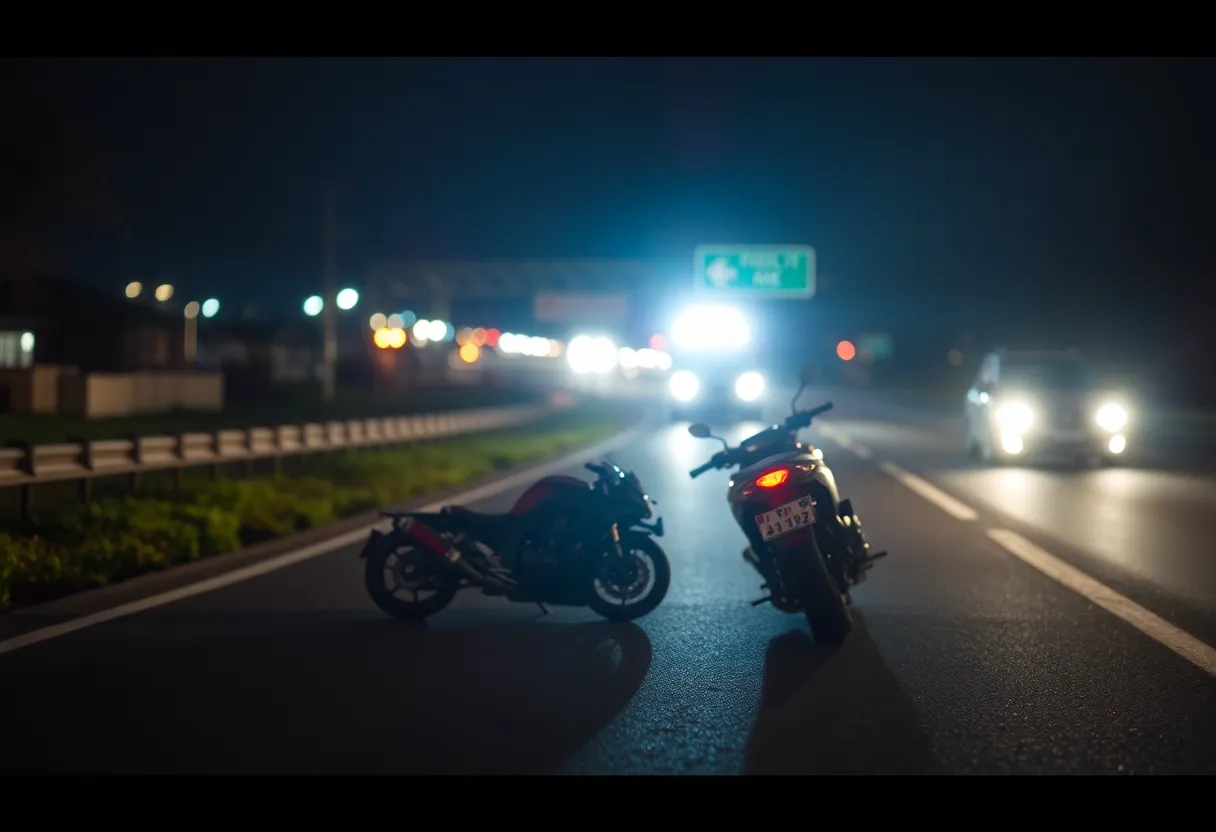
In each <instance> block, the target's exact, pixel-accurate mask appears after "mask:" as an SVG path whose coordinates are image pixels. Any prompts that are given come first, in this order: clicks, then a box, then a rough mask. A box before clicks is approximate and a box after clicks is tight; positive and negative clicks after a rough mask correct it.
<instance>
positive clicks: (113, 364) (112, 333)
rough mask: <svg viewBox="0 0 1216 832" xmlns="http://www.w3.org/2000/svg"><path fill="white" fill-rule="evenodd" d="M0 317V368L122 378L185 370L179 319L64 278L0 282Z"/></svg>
mask: <svg viewBox="0 0 1216 832" xmlns="http://www.w3.org/2000/svg"><path fill="white" fill-rule="evenodd" d="M0 310H3V317H2V318H0V368H4V369H20V368H25V367H29V366H31V365H33V364H35V363H37V364H54V365H58V366H61V367H75V368H77V370H78V371H79V372H82V373H92V372H106V373H128V372H135V371H137V370H176V369H183V368H184V367H185V366H186V361H185V356H184V347H185V330H184V324H185V321H184V319H182V318H181V317H179V316H177V315H171V314H168V313H165V312H162V311H160V310H159V309H156V308H154V307H149V306H146V305H144V304H140V303H134V302H132V301H130V300H127V299H125V298H123V297H121V296H118V295H112V294H109V293H107V292H104V291H101V290H98V289H95V288H93V287H91V286H86V285H84V284H82V283H77V282H75V281H72V280H69V279H67V278H63V277H57V276H51V275H42V276H39V277H38V278H36V279H35V280H32V281H22V280H5V279H2V278H0ZM14 345H16V346H15V347H14Z"/></svg>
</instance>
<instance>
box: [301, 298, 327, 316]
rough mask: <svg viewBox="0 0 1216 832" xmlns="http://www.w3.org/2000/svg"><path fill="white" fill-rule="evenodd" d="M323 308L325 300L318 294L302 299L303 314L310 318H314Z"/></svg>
mask: <svg viewBox="0 0 1216 832" xmlns="http://www.w3.org/2000/svg"><path fill="white" fill-rule="evenodd" d="M324 308H325V301H323V300H322V299H321V296H320V295H313V296H312V297H310V298H309V299H308V300H306V301H304V314H305V315H307V316H308V317H310V318H315V317H317V316H318V315H320V314H321V310H322V309H324Z"/></svg>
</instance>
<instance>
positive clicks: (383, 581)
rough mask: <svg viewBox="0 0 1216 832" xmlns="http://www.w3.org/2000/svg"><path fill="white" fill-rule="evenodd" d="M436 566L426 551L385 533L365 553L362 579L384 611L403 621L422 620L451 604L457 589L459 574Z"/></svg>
mask: <svg viewBox="0 0 1216 832" xmlns="http://www.w3.org/2000/svg"><path fill="white" fill-rule="evenodd" d="M435 566H436V564H435V563H434V561H433V556H432V555H430V554H429V553H427V552H424V551H422V550H421V549H419V548H417V547H416V546H412V545H410V544H409V543H403V542H401V541H399V540H394V539H393V536H392V535H386V536H385V537H384V538H383V539H382V540H381V541H380V543H379V545H378V546H376V548H375V549H374V550H372V551H371V552H368V555H367V562H366V565H365V568H364V571H363V581H364V584H365V585H366V586H367V593H368V594H369V595H370V596H371V597H372V600H373V601H375V602H376V606H377V607H379V608H380V609H382V610H383V611H384V612H386V613H388V614H389V615H391V616H393V618H399V619H401V620H403V621H421V620H423V619H424V618H429V617H430V616H432V615H434V614H435V613H437V612H439V611H440V610H442V609H443V608H444V607H446V606H447V605H448V604H450V603H452V599H453V598H455V597H456V592H457V591H458V590H459V589H460V578H459V577H458V576H456V575H452V574H450V573H447V572H444V571H442V570H439V569H436V568H435Z"/></svg>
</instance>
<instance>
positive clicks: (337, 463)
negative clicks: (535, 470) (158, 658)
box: [0, 409, 623, 609]
mask: <svg viewBox="0 0 1216 832" xmlns="http://www.w3.org/2000/svg"><path fill="white" fill-rule="evenodd" d="M622 425H623V418H622V417H621V416H619V415H617V414H613V413H604V412H603V411H597V412H593V411H590V410H587V409H580V410H576V411H571V412H568V413H563V414H559V415H555V416H552V417H549V418H547V419H545V420H542V421H540V422H538V423H536V424H534V425H530V426H527V427H523V428H515V429H511V430H504V431H493V432H489V433H484V434H476V435H473V436H467V437H454V438H451V439H443V440H437V441H433V442H423V443H415V444H410V445H403V446H399V447H397V448H381V449H375V450H361V451H345V452H340V453H336V454H333V455H331V456H329V457H328V458H325V459H322V460H318V461H317V463H318V464H317V465H316V466H314V467H313V469H312V470H311V471H310V472H309V474H308V475H307V476H292V477H269V476H265V477H250V478H247V479H221V480H215V481H211V480H191V481H187V482H186V483H184V484H183V486H182V488H181V489H179V490H172V489H169V488H163V489H158V490H156V491H150V492H148V493H145V494H141V495H140V496H138V497H132V496H126V497H107V498H102V499H97V500H94V501H92V502H89V503H69V504H60V505H57V506H54V507H51V508H48V509H47V510H44V511H41V512H38V513H36V514H35V516H34V517H33V518H32V523H31V524H30V525H29V526H27V527H24V528H22V529H20V530H17V529H10V530H8V531H0V609H3V608H5V607H8V606H11V605H14V604H27V603H34V602H38V601H45V600H49V599H52V598H58V597H62V596H65V595H69V594H72V593H73V592H78V591H81V590H85V589H91V588H95V587H100V586H104V585H106V584H112V583H116V582H119V581H123V580H126V579H129V578H133V577H135V576H137V575H141V574H144V573H147V572H152V571H156V570H160V569H165V568H167V567H170V566H174V565H177V564H183V563H190V562H193V561H197V560H199V559H201V558H205V557H208V556H211V555H217V554H223V553H226V552H232V551H235V550H238V549H240V548H241V547H242V546H247V545H252V544H254V543H260V542H264V541H267V540H271V539H274V538H277V537H282V536H284V535H287V534H291V533H293V532H299V531H305V530H307V529H312V528H316V527H318V526H323V525H325V524H327V523H332V522H334V521H335V520H339V519H342V518H344V517H350V516H352V515H358V514H362V513H365V512H368V511H371V510H374V509H376V508H379V507H381V506H386V505H390V504H392V503H396V502H400V501H402V500H406V499H409V498H411V497H417V496H421V495H423V494H426V493H428V492H432V491H436V490H440V489H444V488H451V487H453V486H456V485H459V484H460V483H462V482H466V481H468V480H471V479H474V478H476V477H479V476H484V475H487V474H490V473H492V472H493V471H495V470H502V469H507V468H511V467H513V466H517V465H519V464H521V463H525V462H529V461H533V460H537V459H542V458H545V457H549V456H553V455H556V454H559V453H561V452H562V451H565V450H569V449H572V448H576V447H578V446H582V445H587V444H590V443H593V442H595V441H597V440H600V439H603V438H605V437H607V436H610V435H612V434H613V433H615V432H616V431H618V430H620V428H621V427H622Z"/></svg>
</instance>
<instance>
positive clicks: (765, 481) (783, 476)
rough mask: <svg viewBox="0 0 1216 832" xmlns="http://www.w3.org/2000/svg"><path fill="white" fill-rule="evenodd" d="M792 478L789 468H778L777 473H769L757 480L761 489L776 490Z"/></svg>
mask: <svg viewBox="0 0 1216 832" xmlns="http://www.w3.org/2000/svg"><path fill="white" fill-rule="evenodd" d="M789 478H790V469H789V468H778V469H777V470H776V471H769V472H768V473H767V474H765V475H764V476H762V477H760V478H758V479H757V480H756V485H758V486H760V487H761V488H776V487H777V486H779V485H781V483H783V482H785V481H786V480H788V479H789Z"/></svg>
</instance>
